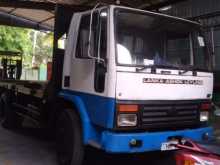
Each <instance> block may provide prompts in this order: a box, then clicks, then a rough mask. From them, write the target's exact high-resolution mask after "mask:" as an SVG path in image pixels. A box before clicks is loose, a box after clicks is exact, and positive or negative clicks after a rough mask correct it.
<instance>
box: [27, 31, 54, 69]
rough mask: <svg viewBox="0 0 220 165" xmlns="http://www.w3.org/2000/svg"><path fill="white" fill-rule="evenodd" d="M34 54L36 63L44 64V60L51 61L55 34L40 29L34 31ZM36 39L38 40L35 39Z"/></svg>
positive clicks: (32, 35)
mask: <svg viewBox="0 0 220 165" xmlns="http://www.w3.org/2000/svg"><path fill="white" fill-rule="evenodd" d="M31 38H32V40H33V43H34V44H33V55H34V56H35V63H36V64H37V65H39V64H42V63H43V62H44V61H45V62H47V61H50V59H51V57H52V53H53V46H52V45H53V34H52V33H46V32H39V31H32V33H31ZM34 40H36V41H34Z"/></svg>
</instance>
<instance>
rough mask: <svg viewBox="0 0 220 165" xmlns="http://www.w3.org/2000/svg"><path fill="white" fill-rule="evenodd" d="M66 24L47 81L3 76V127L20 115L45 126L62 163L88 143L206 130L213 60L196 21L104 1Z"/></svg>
mask: <svg viewBox="0 0 220 165" xmlns="http://www.w3.org/2000/svg"><path fill="white" fill-rule="evenodd" d="M62 19H65V17H62ZM63 26H64V25H63ZM68 29H69V32H68V34H67V42H66V45H65V53H64V56H62V57H61V54H62V53H63V51H62V50H58V49H57V50H55V53H54V61H53V74H52V79H51V80H50V81H49V82H37V81H21V80H1V81H0V86H1V91H2V94H1V108H2V110H3V111H4V125H5V127H8V128H13V127H17V126H19V125H21V122H22V120H23V118H25V117H28V118H30V119H32V120H34V121H36V122H39V123H41V125H42V123H44V124H46V125H49V126H48V128H51V129H52V130H54V132H55V137H56V142H57V156H58V161H59V163H60V165H73V164H74V165H80V164H81V163H82V161H83V156H84V147H85V146H87V145H89V146H93V147H95V148H98V149H101V150H104V151H106V152H108V153H118V154H120V153H142V152H148V151H156V150H169V149H171V148H170V147H169V146H170V145H169V143H171V142H170V141H173V140H175V139H178V138H181V137H182V138H190V139H192V140H196V141H205V140H210V139H211V138H212V135H213V130H212V128H211V127H210V126H209V124H208V121H209V113H210V109H211V99H212V92H213V91H212V90H213V73H212V71H211V60H212V58H211V54H210V52H209V46H208V45H207V39H206V37H205V35H204V33H203V28H202V26H201V25H200V24H199V23H197V22H193V21H190V20H185V19H182V18H177V17H173V16H168V15H164V14H161V13H155V12H151V11H144V10H139V9H133V8H128V7H122V6H115V5H110V6H104V7H103V6H102V7H96V8H93V9H92V10H87V11H82V12H75V13H74V14H73V16H72V19H71V23H70V25H69V28H68ZM55 31H56V30H55ZM60 37H61V36H60ZM57 38H59V37H57ZM55 40H56V37H55ZM56 46H57V43H56V42H55V47H56ZM55 49H56V48H55ZM58 54H59V55H58ZM58 82H61V83H60V85H57V84H59V83H58Z"/></svg>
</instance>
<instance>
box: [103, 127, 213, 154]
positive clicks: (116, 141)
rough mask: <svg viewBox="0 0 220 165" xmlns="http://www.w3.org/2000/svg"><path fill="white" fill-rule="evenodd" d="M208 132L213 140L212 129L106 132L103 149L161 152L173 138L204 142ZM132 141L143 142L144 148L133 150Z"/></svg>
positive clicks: (104, 133)
mask: <svg viewBox="0 0 220 165" xmlns="http://www.w3.org/2000/svg"><path fill="white" fill-rule="evenodd" d="M207 132H208V133H209V135H210V138H212V136H213V129H212V128H211V127H206V128H199V129H188V130H180V131H166V132H152V133H148V132H144V133H113V132H109V131H105V132H103V136H102V137H103V138H102V142H101V143H102V148H103V149H104V150H105V151H107V152H110V153H135V152H147V151H156V150H160V147H161V143H163V142H166V141H167V140H168V138H169V137H171V136H182V137H184V138H190V139H192V140H195V141H202V135H203V134H204V133H207ZM132 139H136V140H142V142H143V146H141V147H139V148H131V147H130V146H129V142H130V141H131V140H132Z"/></svg>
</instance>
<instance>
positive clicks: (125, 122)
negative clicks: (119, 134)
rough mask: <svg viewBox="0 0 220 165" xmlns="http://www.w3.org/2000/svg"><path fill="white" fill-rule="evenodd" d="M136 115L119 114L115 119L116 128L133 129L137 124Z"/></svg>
mask: <svg viewBox="0 0 220 165" xmlns="http://www.w3.org/2000/svg"><path fill="white" fill-rule="evenodd" d="M137 120H138V117H137V114H127V113H121V114H118V117H117V126H118V127H135V126H137V123H138V121H137Z"/></svg>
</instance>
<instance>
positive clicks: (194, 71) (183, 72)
mask: <svg viewBox="0 0 220 165" xmlns="http://www.w3.org/2000/svg"><path fill="white" fill-rule="evenodd" d="M182 69H183V71H179V75H183V74H185V73H187V72H189V71H192V73H193V76H196V74H197V73H196V70H197V69H198V68H197V67H195V66H192V65H190V66H182Z"/></svg>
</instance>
